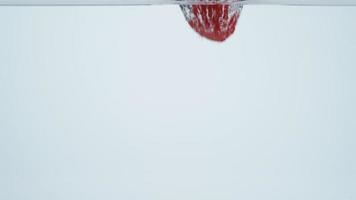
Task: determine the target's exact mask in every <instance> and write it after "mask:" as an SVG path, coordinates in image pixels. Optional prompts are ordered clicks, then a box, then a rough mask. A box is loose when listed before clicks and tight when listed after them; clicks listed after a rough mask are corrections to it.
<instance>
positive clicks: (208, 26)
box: [180, 3, 242, 42]
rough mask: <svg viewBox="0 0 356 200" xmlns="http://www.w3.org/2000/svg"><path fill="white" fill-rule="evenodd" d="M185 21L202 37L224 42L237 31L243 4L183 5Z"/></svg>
mask: <svg viewBox="0 0 356 200" xmlns="http://www.w3.org/2000/svg"><path fill="white" fill-rule="evenodd" d="M180 7H181V9H182V11H183V14H184V16H185V19H186V20H187V22H188V23H189V25H190V26H191V27H192V28H193V29H194V30H195V31H196V32H197V33H199V34H200V35H201V36H203V37H205V38H208V39H210V40H213V41H218V42H223V41H225V40H226V39H227V38H229V37H230V36H231V35H232V34H233V33H234V32H235V29H236V25H237V21H238V19H239V17H240V13H241V10H242V5H241V4H236V3H232V4H211V5H181V6H180Z"/></svg>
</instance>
